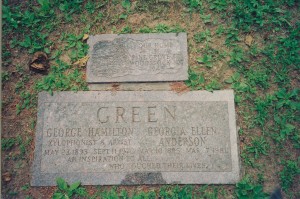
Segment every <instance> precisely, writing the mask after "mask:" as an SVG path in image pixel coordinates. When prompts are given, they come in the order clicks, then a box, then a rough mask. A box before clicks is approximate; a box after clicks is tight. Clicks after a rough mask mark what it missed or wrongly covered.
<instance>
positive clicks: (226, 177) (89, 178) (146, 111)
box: [31, 90, 240, 186]
mask: <svg viewBox="0 0 300 199" xmlns="http://www.w3.org/2000/svg"><path fill="white" fill-rule="evenodd" d="M239 170H240V169H239V154H238V146H237V133H236V123H235V110H234V95H233V91H232V90H225V91H216V92H214V93H210V92H207V91H192V92H188V93H183V94H177V93H174V92H170V91H119V92H106V91H87V92H84V91H81V92H77V93H74V92H71V91H70V92H69V91H66V92H55V93H54V95H53V96H51V95H49V94H48V93H46V92H42V93H40V94H39V101H38V120H37V129H36V138H35V157H34V162H33V166H32V181H31V184H32V186H51V185H55V184H56V183H55V179H56V178H57V177H62V178H64V179H66V180H67V181H68V182H70V183H71V182H74V181H81V182H82V184H84V185H116V184H173V183H176V184H220V183H221V184H230V183H236V182H238V180H239Z"/></svg>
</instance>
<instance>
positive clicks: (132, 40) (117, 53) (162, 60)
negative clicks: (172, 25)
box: [87, 33, 188, 83]
mask: <svg viewBox="0 0 300 199" xmlns="http://www.w3.org/2000/svg"><path fill="white" fill-rule="evenodd" d="M87 43H88V45H89V47H90V48H89V56H90V58H89V60H88V63H87V82H88V83H103V82H155V81H181V80H186V79H188V53H187V35H186V33H178V34H176V33H166V34H162V33H159V34H121V35H116V34H103V35H95V36H93V35H91V36H90V37H89V39H88V41H87Z"/></svg>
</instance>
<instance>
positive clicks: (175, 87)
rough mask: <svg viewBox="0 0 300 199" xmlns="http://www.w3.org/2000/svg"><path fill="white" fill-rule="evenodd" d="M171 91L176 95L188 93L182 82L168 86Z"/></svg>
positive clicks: (187, 88)
mask: <svg viewBox="0 0 300 199" xmlns="http://www.w3.org/2000/svg"><path fill="white" fill-rule="evenodd" d="M170 87H171V90H172V91H175V92H176V93H185V92H188V91H189V87H188V86H187V85H185V84H184V83H183V82H174V83H171V84H170Z"/></svg>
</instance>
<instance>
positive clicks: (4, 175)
mask: <svg viewBox="0 0 300 199" xmlns="http://www.w3.org/2000/svg"><path fill="white" fill-rule="evenodd" d="M2 179H3V181H5V182H9V181H10V180H11V174H10V173H9V172H6V173H3V175H2Z"/></svg>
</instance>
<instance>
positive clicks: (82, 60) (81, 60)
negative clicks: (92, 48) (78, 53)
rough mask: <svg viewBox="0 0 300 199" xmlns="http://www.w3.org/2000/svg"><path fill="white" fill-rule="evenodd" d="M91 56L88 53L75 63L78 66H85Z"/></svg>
mask: <svg viewBox="0 0 300 199" xmlns="http://www.w3.org/2000/svg"><path fill="white" fill-rule="evenodd" d="M89 58H90V56H88V55H87V56H85V57H83V58H81V59H79V60H78V61H76V62H74V65H75V66H78V67H84V66H86V63H87V61H88V60H89Z"/></svg>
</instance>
